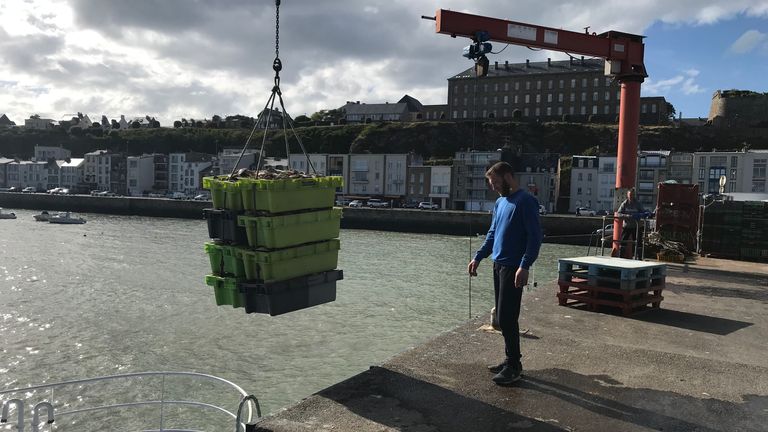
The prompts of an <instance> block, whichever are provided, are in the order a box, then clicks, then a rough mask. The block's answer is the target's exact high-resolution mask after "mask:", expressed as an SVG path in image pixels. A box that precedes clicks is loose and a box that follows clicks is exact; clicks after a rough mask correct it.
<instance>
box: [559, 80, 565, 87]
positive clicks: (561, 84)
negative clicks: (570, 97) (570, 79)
mask: <svg viewBox="0 0 768 432" xmlns="http://www.w3.org/2000/svg"><path fill="white" fill-rule="evenodd" d="M564 86H565V80H560V88H563V87H564Z"/></svg>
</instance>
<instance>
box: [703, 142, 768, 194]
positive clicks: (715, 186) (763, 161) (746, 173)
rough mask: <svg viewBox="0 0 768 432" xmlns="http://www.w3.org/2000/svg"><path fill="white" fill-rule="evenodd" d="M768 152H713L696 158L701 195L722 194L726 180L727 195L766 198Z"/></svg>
mask: <svg viewBox="0 0 768 432" xmlns="http://www.w3.org/2000/svg"><path fill="white" fill-rule="evenodd" d="M767 162H768V150H742V151H711V152H695V153H694V154H693V173H694V175H695V176H696V179H695V181H696V182H697V183H698V184H699V192H701V193H702V194H714V193H718V192H719V190H720V177H721V176H725V177H726V180H727V183H726V186H725V192H726V193H755V194H765V193H766V191H768V188H767V186H766V180H767V178H766V166H767V165H768V164H767Z"/></svg>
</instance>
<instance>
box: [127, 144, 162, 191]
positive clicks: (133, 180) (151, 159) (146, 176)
mask: <svg viewBox="0 0 768 432" xmlns="http://www.w3.org/2000/svg"><path fill="white" fill-rule="evenodd" d="M127 177H128V185H127V187H128V195H130V196H143V195H144V194H146V193H148V192H150V191H152V190H153V189H154V185H155V156H154V155H150V154H144V155H141V156H128V170H127Z"/></svg>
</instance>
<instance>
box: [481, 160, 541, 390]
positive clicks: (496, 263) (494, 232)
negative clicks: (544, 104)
mask: <svg viewBox="0 0 768 432" xmlns="http://www.w3.org/2000/svg"><path fill="white" fill-rule="evenodd" d="M485 177H486V178H487V179H488V183H489V184H490V186H491V188H493V190H494V191H496V192H497V193H498V194H499V198H498V199H497V200H496V204H495V205H494V210H493V219H492V221H491V227H490V229H489V230H488V234H487V235H486V237H485V242H484V243H483V245H482V246H481V247H480V249H479V250H478V251H477V253H475V257H474V258H473V259H472V261H470V262H469V265H468V266H467V271H468V272H469V274H470V276H477V267H478V265H479V264H480V261H482V260H483V259H484V258H486V257H488V256H490V257H491V259H492V260H493V289H494V299H495V306H496V318H497V320H498V326H499V327H500V328H501V334H502V336H503V337H504V351H505V354H506V358H505V359H504V361H503V362H501V363H500V364H498V365H494V366H489V367H488V369H489V370H490V371H491V372H493V373H495V375H494V376H493V378H492V379H493V382H495V383H496V384H499V385H509V384H512V383H514V382H515V381H518V380H519V379H520V378H521V374H522V372H523V365H522V362H521V358H522V354H521V352H520V325H519V323H518V318H519V317H520V303H521V300H522V296H523V287H524V286H525V285H526V284H527V283H528V270H529V269H530V267H531V265H532V264H533V262H534V261H536V258H537V257H538V255H539V249H540V248H541V241H542V234H541V222H540V221H539V202H538V201H537V200H536V198H534V197H533V196H532V195H530V194H529V193H528V192H526V191H524V190H522V189H520V186H519V184H518V182H517V179H515V175H514V170H513V169H512V166H511V165H509V164H508V163H506V162H499V163H496V164H495V165H493V166H492V167H491V168H490V169H488V171H487V172H486V173H485Z"/></svg>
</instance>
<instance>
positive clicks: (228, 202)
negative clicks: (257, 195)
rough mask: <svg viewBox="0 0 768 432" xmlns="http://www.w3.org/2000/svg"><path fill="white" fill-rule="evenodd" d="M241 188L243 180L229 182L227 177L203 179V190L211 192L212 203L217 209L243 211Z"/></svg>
mask: <svg viewBox="0 0 768 432" xmlns="http://www.w3.org/2000/svg"><path fill="white" fill-rule="evenodd" d="M241 186H242V180H238V181H234V182H233V181H229V180H227V176H220V177H203V189H208V190H210V191H211V201H213V208H216V209H225V210H234V211H242V210H243V198H242V193H241V192H240V189H241Z"/></svg>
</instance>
